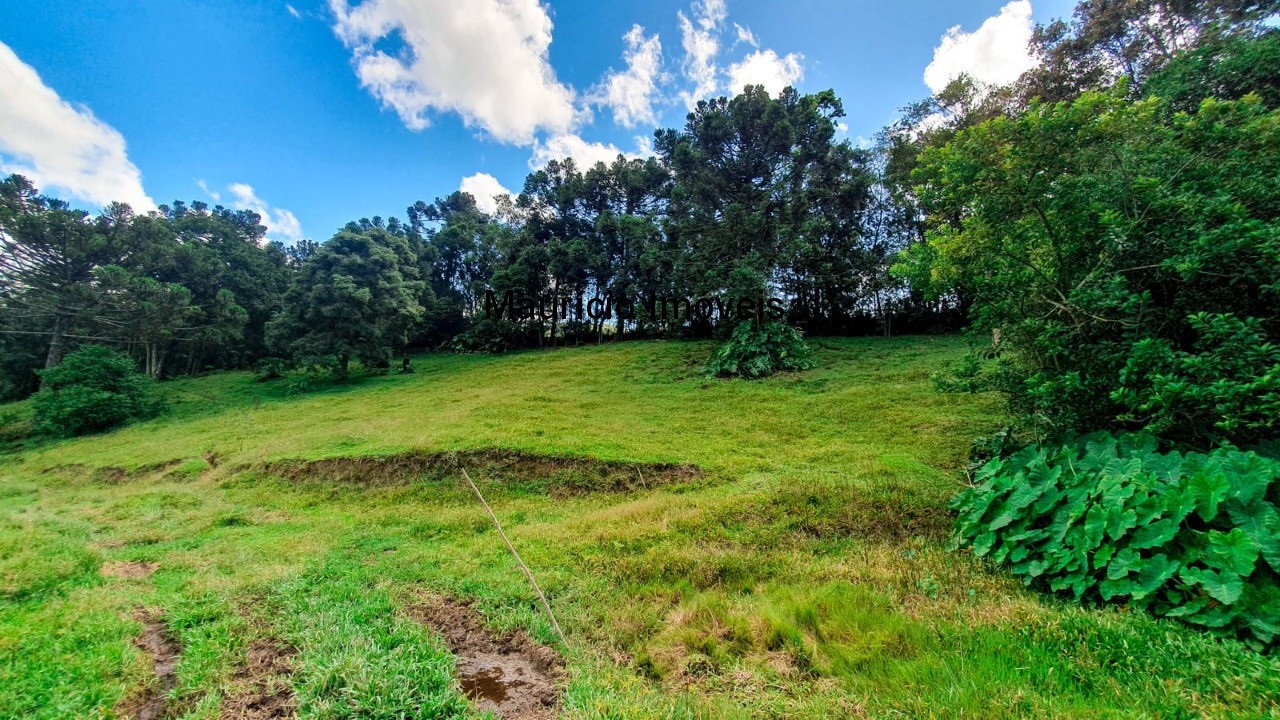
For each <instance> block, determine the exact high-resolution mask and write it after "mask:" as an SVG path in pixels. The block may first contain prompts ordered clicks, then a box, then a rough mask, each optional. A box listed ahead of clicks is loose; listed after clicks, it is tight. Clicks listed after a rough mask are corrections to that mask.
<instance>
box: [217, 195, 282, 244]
mask: <svg viewBox="0 0 1280 720" xmlns="http://www.w3.org/2000/svg"><path fill="white" fill-rule="evenodd" d="M227 190H228V191H230V192H231V195H232V200H231V204H232V206H234V207H235V208H236V209H237V210H252V211H253V212H256V213H258V216H259V217H261V218H262V220H261V222H262V224H263V225H264V226H266V228H267V237H269V238H271V239H272V240H279V241H281V242H284V243H296V242H298V241H299V240H301V239H302V223H299V222H298V218H297V217H295V216H294V214H293V213H291V212H289V211H288V210H285V209H284V208H277V207H271V206H270V205H268V204H267V203H266V201H264V200H263V199H262V198H260V197H258V195H257V193H255V192H254V191H253V186H252V185H249V184H247V183H231V184H230V185H228V186H227ZM209 194H210V195H211V196H213V197H214V199H217V197H218V194H217V193H209Z"/></svg>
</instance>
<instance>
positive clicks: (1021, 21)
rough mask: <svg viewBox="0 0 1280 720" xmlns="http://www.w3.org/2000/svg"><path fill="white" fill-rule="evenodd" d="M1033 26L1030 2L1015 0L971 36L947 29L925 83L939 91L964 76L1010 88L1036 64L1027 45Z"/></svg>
mask: <svg viewBox="0 0 1280 720" xmlns="http://www.w3.org/2000/svg"><path fill="white" fill-rule="evenodd" d="M1033 29H1034V23H1033V22H1032V20H1031V2H1030V0H1014V1H1013V2H1011V3H1009V4H1008V5H1005V6H1004V7H1002V8H1000V12H999V14H997V15H995V16H993V17H989V18H987V19H986V21H985V22H983V23H982V26H981V27H979V28H978V29H977V30H974V31H973V32H971V33H967V32H964V30H962V29H961V27H960V26H959V25H956V26H955V27H953V28H951V29H950V30H947V33H946V34H945V35H943V36H942V40H941V41H940V42H939V43H938V47H936V48H934V50H933V62H931V63H929V66H928V67H927V68H925V70H924V83H925V85H928V86H929V89H930V90H932V91H933V92H939V91H940V90H942V89H943V88H945V87H946V86H947V83H949V82H951V81H952V80H954V79H956V78H957V77H959V76H960V74H961V73H967V74H969V75H970V76H971V77H973V78H974V79H975V80H978V81H981V82H983V83H986V84H989V85H1007V84H1009V83H1011V82H1013V81H1014V80H1017V79H1018V76H1020V75H1022V73H1023V72H1025V71H1026V70H1027V69H1029V68H1030V67H1031V66H1032V64H1033V63H1034V60H1033V58H1032V57H1031V50H1030V48H1029V46H1028V43H1029V42H1030V40H1031V33H1032V30H1033Z"/></svg>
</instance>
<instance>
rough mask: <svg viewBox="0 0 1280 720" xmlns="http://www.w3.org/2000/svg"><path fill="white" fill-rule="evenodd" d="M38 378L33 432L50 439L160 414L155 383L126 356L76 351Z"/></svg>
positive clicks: (95, 350) (91, 349)
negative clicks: (36, 431) (141, 372)
mask: <svg viewBox="0 0 1280 720" xmlns="http://www.w3.org/2000/svg"><path fill="white" fill-rule="evenodd" d="M40 377H41V387H40V391H39V392H37V393H36V394H35V397H34V399H33V400H32V407H33V409H34V411H35V424H36V427H37V429H39V430H40V431H41V432H44V433H48V434H50V435H58V436H72V435H85V434H87V433H93V432H100V431H102V430H106V429H108V428H112V427H115V426H117V425H121V424H124V423H126V422H129V421H130V420H139V419H143V418H148V417H152V416H154V415H156V414H157V413H158V412H160V410H161V409H162V402H161V400H160V397H159V395H158V393H157V392H156V387H155V381H154V380H152V379H151V378H149V377H146V376H144V375H141V374H139V373H138V370H137V368H136V367H135V365H134V362H133V360H132V359H131V358H130V357H129V356H128V355H125V354H124V353H120V352H117V351H115V350H111V349H110V348H105V347H102V346H101V345H87V346H85V347H83V348H80V349H79V350H77V351H75V352H73V353H71V354H70V355H68V356H66V357H65V358H64V359H63V361H62V364H61V365H58V366H57V367H54V368H50V369H48V370H44V371H42V372H41V373H40Z"/></svg>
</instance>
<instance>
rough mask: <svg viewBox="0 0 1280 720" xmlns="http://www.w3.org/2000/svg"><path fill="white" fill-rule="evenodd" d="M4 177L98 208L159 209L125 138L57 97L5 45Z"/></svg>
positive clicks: (0, 157)
mask: <svg viewBox="0 0 1280 720" xmlns="http://www.w3.org/2000/svg"><path fill="white" fill-rule="evenodd" d="M0 173H3V174H5V175H8V174H10V173H18V174H21V175H25V176H27V178H28V179H30V180H31V181H32V182H33V183H35V185H36V187H38V188H40V189H41V190H43V191H46V192H49V193H50V194H55V193H65V194H66V195H69V196H70V197H72V198H74V199H77V200H81V201H84V202H90V203H93V204H95V205H98V206H103V205H106V204H108V203H111V202H114V201H120V202H127V203H129V204H130V205H131V206H133V209H134V210H137V211H142V212H145V211H149V210H154V209H155V207H156V204H155V201H153V200H152V199H151V197H150V196H148V195H147V193H146V191H145V190H143V189H142V173H141V172H140V171H139V170H138V168H137V166H135V165H134V164H133V163H132V162H130V161H129V156H128V154H127V153H126V152H125V142H124V136H123V135H121V134H120V133H119V131H117V130H116V129H115V128H113V127H111V126H110V125H108V124H106V123H104V122H102V121H101V120H99V119H98V118H97V117H95V116H94V114H93V111H92V110H90V109H89V108H87V107H85V106H84V105H72V104H71V103H69V102H67V101H66V100H63V99H62V98H60V97H58V93H57V92H55V91H54V90H53V88H50V87H49V86H47V85H45V84H44V82H43V81H42V80H41V79H40V75H39V74H38V73H37V72H36V71H35V69H34V68H32V67H31V66H30V65H27V64H26V63H24V62H22V60H21V59H19V58H18V56H17V55H16V54H14V52H13V50H11V49H10V48H9V46H8V45H5V44H4V43H2V42H0Z"/></svg>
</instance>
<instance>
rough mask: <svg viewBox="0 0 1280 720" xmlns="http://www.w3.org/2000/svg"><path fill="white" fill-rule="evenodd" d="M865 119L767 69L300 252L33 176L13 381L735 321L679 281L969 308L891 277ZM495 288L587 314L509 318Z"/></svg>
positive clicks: (918, 320) (10, 307) (316, 360)
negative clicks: (634, 151) (600, 142)
mask: <svg viewBox="0 0 1280 720" xmlns="http://www.w3.org/2000/svg"><path fill="white" fill-rule="evenodd" d="M842 114H843V111H842V109H841V104H840V101H839V100H838V99H837V98H836V97H835V95H834V94H833V93H831V92H829V91H828V92H823V93H818V94H814V95H802V94H800V93H797V92H796V91H794V90H792V89H787V90H785V91H784V92H782V93H781V94H779V96H778V97H771V96H770V95H769V94H768V93H766V92H765V91H764V90H763V89H762V88H760V87H752V88H747V89H746V91H745V92H744V93H742V94H741V95H738V96H736V97H734V98H732V99H730V98H719V99H716V100H711V101H705V102H702V103H699V105H698V106H697V108H696V109H695V110H694V111H693V112H692V113H690V115H689V117H688V120H687V122H686V124H685V126H684V127H683V128H681V129H662V130H658V131H656V132H655V140H656V142H655V147H656V149H657V153H656V156H654V157H650V158H647V159H629V158H625V157H622V156H619V157H618V158H617V159H616V160H615V161H614V162H613V163H612V164H607V165H606V164H604V163H598V164H596V165H595V166H594V167H591V168H586V169H580V168H578V167H577V166H576V165H575V163H574V161H573V160H572V159H565V160H556V161H552V162H550V163H548V164H547V166H546V167H545V168H543V169H540V170H537V171H535V172H533V173H531V174H529V176H528V177H527V178H526V180H525V183H524V187H523V189H522V191H521V192H520V193H518V194H517V195H516V196H515V197H504V198H501V201H500V204H499V207H498V210H497V211H496V212H494V213H485V212H482V211H481V210H480V209H479V208H478V206H477V204H476V201H475V198H473V197H471V196H470V195H468V194H466V193H462V192H455V193H452V194H450V195H448V196H446V197H442V198H437V199H436V200H435V201H433V202H430V203H427V202H423V201H419V202H416V203H414V204H413V205H412V206H411V207H409V208H408V209H407V213H406V220H403V221H402V220H400V219H398V218H395V217H391V218H386V219H384V218H381V217H376V216H375V217H373V218H371V219H368V218H366V219H361V220H358V221H354V222H351V223H348V224H347V225H346V226H345V227H344V228H342V229H341V230H340V231H339V232H338V233H336V234H335V235H334V236H333V237H332V238H330V239H329V240H328V241H326V242H324V243H315V242H312V241H308V240H304V241H302V242H300V243H298V244H297V245H296V246H293V247H285V246H283V245H281V244H279V243H277V242H271V241H267V240H266V239H265V228H264V227H263V226H262V225H261V224H260V220H261V219H260V218H259V217H258V216H256V215H255V214H254V213H252V212H249V211H233V210H228V209H226V208H223V207H212V208H211V207H209V206H208V205H206V204H205V203H202V202H192V203H190V204H189V205H188V204H185V203H182V202H175V203H173V204H172V205H164V206H161V207H160V209H159V210H158V211H156V212H151V213H145V214H138V213H135V212H133V211H132V210H131V209H130V208H129V207H128V206H127V205H123V204H113V205H111V206H109V207H107V208H105V209H104V210H103V211H102V212H101V213H99V214H97V215H91V214H90V213H88V212H86V211H83V210H78V209H74V208H72V207H70V206H69V205H68V204H67V203H65V202H63V201H61V200H58V199H56V198H52V197H47V196H44V195H41V194H39V192H38V190H37V189H36V188H35V187H33V186H32V184H31V183H30V182H28V181H27V180H26V179H24V178H22V177H20V176H11V177H9V178H7V179H6V180H4V181H3V182H2V183H0V250H3V258H2V259H0V279H2V280H3V286H2V288H0V343H3V349H4V361H3V366H2V367H0V377H2V378H3V379H2V380H0V392H2V393H3V395H4V396H6V397H15V396H21V395H24V394H27V393H29V392H31V391H33V390H34V389H35V388H36V387H37V385H38V374H37V372H36V371H37V370H39V369H44V368H51V367H54V366H56V365H57V364H58V362H59V360H60V359H61V357H62V355H63V354H64V353H65V352H66V351H67V349H68V348H69V347H73V346H76V345H79V344H82V343H87V342H100V343H108V344H111V345H114V346H117V347H119V348H122V349H124V350H126V351H127V352H129V353H130V354H132V355H133V356H134V357H135V358H136V359H137V360H138V362H139V365H140V367H141V368H142V369H143V370H144V371H145V372H146V373H147V374H149V375H151V376H154V377H162V376H173V375H180V374H189V373H198V372H203V371H206V370H209V369H217V368H234V367H246V366H250V365H253V364H254V363H256V362H259V361H261V360H263V359H264V358H270V357H276V356H279V357H282V358H287V359H288V360H289V361H291V362H294V363H296V364H299V365H303V366H324V367H328V368H330V369H332V370H333V371H334V372H336V374H337V375H338V376H339V377H345V376H346V375H347V373H348V371H349V366H350V363H351V361H352V360H356V361H359V362H360V363H362V364H363V365H365V366H368V367H387V366H388V365H389V364H390V362H391V360H392V356H393V355H394V354H395V353H399V352H402V351H404V350H405V349H406V348H415V347H416V348H437V347H442V346H449V347H453V348H456V349H462V350H506V349H511V348H516V347H527V346H539V345H556V344H563V343H577V342H599V341H601V340H603V339H605V338H617V339H621V338H626V337H633V336H634V337H642V336H643V337H652V336H657V335H663V336H694V337H707V336H711V335H713V334H716V333H722V334H726V335H727V334H728V332H729V331H731V330H732V329H733V324H734V323H732V322H730V321H729V320H728V319H726V318H731V317H732V316H733V315H734V312H733V311H731V312H728V313H719V314H717V315H715V316H709V315H706V314H703V315H699V314H697V313H691V312H689V311H688V310H687V309H686V310H685V312H684V313H683V314H682V315H679V316H678V317H672V318H666V317H660V316H657V315H656V314H655V313H654V312H652V304H649V305H646V303H645V302H644V300H643V299H644V298H646V297H647V298H652V297H658V296H660V297H664V298H682V299H685V300H686V301H685V305H686V306H689V305H692V304H695V303H697V302H698V301H699V300H701V299H709V298H711V297H712V296H715V297H716V299H717V300H719V299H721V298H727V299H730V300H732V301H733V302H739V301H740V300H741V299H742V298H760V303H761V305H762V307H764V306H765V300H764V298H765V297H766V296H768V297H769V298H776V299H777V300H778V303H777V304H776V305H774V306H770V307H768V312H769V313H770V315H778V316H782V315H785V319H786V320H787V321H788V322H790V323H791V324H793V325H798V326H800V327H802V328H804V329H806V330H807V331H810V332H818V333H872V332H881V331H885V332H887V331H888V330H889V329H890V323H891V322H893V320H892V318H893V317H894V315H895V314H896V315H897V316H898V317H899V319H898V320H897V323H898V326H899V327H900V328H907V329H910V328H915V329H926V328H930V327H933V326H936V325H945V324H947V323H954V322H955V320H956V319H957V318H956V317H955V315H954V313H953V312H951V311H952V307H951V303H950V301H949V299H948V298H940V299H934V300H925V299H924V298H923V297H922V296H920V295H919V294H915V295H912V293H910V291H909V288H907V286H906V284H905V283H903V282H901V281H898V280H895V279H894V278H892V277H891V276H890V275H889V272H888V268H889V260H890V258H892V257H893V255H894V253H895V252H896V251H897V250H899V249H900V248H901V246H902V244H903V243H905V242H906V241H907V240H908V239H909V238H908V236H907V235H905V234H904V233H903V232H902V229H901V228H899V227H897V226H894V225H893V224H892V223H891V222H882V221H878V220H877V218H889V217H891V214H890V213H885V212H884V208H883V207H882V206H883V204H884V203H885V201H886V198H887V196H886V195H885V194H884V193H877V191H876V185H877V177H878V176H877V171H876V168H875V154H874V153H872V152H870V151H867V150H862V149H858V148H855V147H853V146H852V145H851V144H850V143H849V142H848V141H847V140H838V139H837V138H836V127H835V121H836V119H837V118H839V117H841V115H842ZM486 292H496V293H498V294H500V295H501V294H504V293H516V294H518V295H519V296H520V297H525V298H545V299H552V301H553V302H560V303H562V306H563V307H564V308H565V310H566V312H563V313H551V314H550V317H547V316H546V315H545V314H543V315H537V316H529V317H523V318H518V319H513V318H511V317H510V316H509V315H508V316H507V317H505V318H502V319H497V318H487V317H486V313H485V312H484V299H485V293H486ZM600 297H605V298H611V300H610V302H611V303H612V304H616V305H622V304H624V303H625V304H627V305H628V306H631V307H634V308H635V311H634V312H631V313H618V312H616V311H615V309H616V307H614V306H611V308H610V312H608V313H599V312H593V313H588V312H587V311H586V310H585V309H584V303H583V299H584V298H600ZM571 300H576V302H571ZM783 300H785V306H784V305H783V304H782V302H783ZM708 301H709V300H708ZM753 302H754V300H753ZM784 307H785V312H784V311H783V309H782V308H784ZM606 315H607V317H606Z"/></svg>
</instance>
